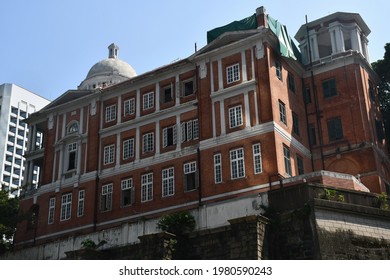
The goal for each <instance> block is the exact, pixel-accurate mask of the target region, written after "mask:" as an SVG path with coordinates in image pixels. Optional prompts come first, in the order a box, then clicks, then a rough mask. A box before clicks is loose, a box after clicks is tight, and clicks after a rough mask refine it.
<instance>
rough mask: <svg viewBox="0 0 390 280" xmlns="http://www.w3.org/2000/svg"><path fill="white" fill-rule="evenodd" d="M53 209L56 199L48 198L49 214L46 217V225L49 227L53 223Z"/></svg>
mask: <svg viewBox="0 0 390 280" xmlns="http://www.w3.org/2000/svg"><path fill="white" fill-rule="evenodd" d="M55 209H56V198H55V197H50V199H49V213H48V215H47V223H48V224H49V225H50V224H53V223H54V214H55Z"/></svg>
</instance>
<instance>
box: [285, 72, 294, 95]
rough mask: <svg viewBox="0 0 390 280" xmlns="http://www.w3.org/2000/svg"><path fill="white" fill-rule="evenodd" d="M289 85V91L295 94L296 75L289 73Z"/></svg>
mask: <svg viewBox="0 0 390 280" xmlns="http://www.w3.org/2000/svg"><path fill="white" fill-rule="evenodd" d="M287 84H288V89H289V90H291V91H292V92H295V78H294V75H293V74H291V73H290V72H288V74H287Z"/></svg>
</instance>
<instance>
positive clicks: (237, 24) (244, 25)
mask: <svg viewBox="0 0 390 280" xmlns="http://www.w3.org/2000/svg"><path fill="white" fill-rule="evenodd" d="M256 28H257V19H256V14H253V15H252V16H250V17H247V18H244V19H242V20H238V21H233V22H232V23H229V24H227V25H224V26H221V27H217V28H214V29H212V30H210V31H208V32H207V44H209V43H211V42H212V41H214V40H215V39H217V38H218V37H219V36H220V35H222V34H223V33H225V32H229V31H240V30H250V29H256Z"/></svg>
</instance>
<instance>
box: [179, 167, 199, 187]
mask: <svg viewBox="0 0 390 280" xmlns="http://www.w3.org/2000/svg"><path fill="white" fill-rule="evenodd" d="M196 169H197V168H196V161H191V162H187V163H185V164H184V165H183V171H184V178H185V181H184V182H185V186H184V188H185V190H186V191H192V190H194V189H196V188H197V185H198V183H197V174H196ZM190 174H194V175H193V176H194V184H195V185H194V188H191V189H189V188H188V185H187V175H190ZM191 176H192V175H191Z"/></svg>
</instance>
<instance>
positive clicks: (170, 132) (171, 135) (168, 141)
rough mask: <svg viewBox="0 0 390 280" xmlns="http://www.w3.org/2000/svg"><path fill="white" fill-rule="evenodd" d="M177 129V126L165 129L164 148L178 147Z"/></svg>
mask: <svg viewBox="0 0 390 280" xmlns="http://www.w3.org/2000/svg"><path fill="white" fill-rule="evenodd" d="M176 142H177V129H176V125H173V126H170V127H166V128H164V129H163V148H166V147H169V146H173V145H176Z"/></svg>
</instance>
